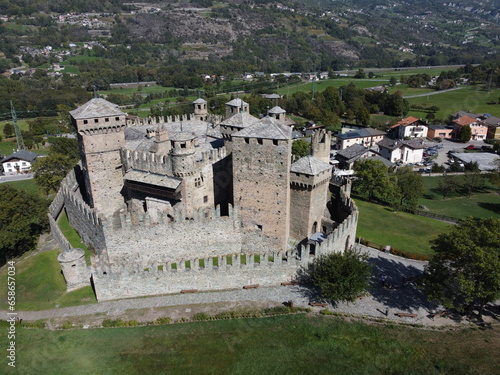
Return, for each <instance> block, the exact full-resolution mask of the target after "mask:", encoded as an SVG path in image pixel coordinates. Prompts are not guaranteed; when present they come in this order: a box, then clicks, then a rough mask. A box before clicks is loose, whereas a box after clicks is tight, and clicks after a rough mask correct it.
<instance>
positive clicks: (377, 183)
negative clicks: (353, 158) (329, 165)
mask: <svg viewBox="0 0 500 375" xmlns="http://www.w3.org/2000/svg"><path fill="white" fill-rule="evenodd" d="M355 172H356V177H358V180H356V182H355V188H356V190H358V191H359V192H360V193H362V194H366V196H367V197H368V199H369V200H374V199H379V200H386V199H387V198H389V197H391V196H392V195H394V193H395V189H394V188H395V186H394V184H393V181H391V179H390V178H389V175H388V169H387V167H386V166H385V165H384V163H382V162H381V161H380V160H362V161H359V162H358V163H356V170H355Z"/></svg>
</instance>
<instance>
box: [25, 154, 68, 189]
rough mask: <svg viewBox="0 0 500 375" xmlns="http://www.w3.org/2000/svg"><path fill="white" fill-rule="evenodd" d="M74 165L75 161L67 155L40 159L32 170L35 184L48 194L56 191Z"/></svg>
mask: <svg viewBox="0 0 500 375" xmlns="http://www.w3.org/2000/svg"><path fill="white" fill-rule="evenodd" d="M73 165H74V163H73V161H72V160H71V159H70V158H69V157H68V156H66V155H61V154H51V155H49V156H45V157H43V158H38V159H37V160H36V161H35V163H34V164H33V168H32V170H33V173H34V174H35V182H36V183H37V184H38V186H40V188H41V189H42V190H43V191H44V192H45V193H46V194H49V193H50V192H51V191H56V190H57V189H58V188H59V185H60V184H61V181H62V179H63V178H64V177H65V176H66V174H67V173H68V172H69V170H70V169H71V167H72V166H73Z"/></svg>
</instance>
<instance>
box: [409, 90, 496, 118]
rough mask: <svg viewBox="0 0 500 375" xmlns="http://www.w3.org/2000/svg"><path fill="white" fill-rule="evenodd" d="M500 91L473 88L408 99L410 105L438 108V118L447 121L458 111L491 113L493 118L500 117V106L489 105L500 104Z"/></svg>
mask: <svg viewBox="0 0 500 375" xmlns="http://www.w3.org/2000/svg"><path fill="white" fill-rule="evenodd" d="M499 97H500V89H493V90H491V91H489V92H488V91H486V90H483V89H476V88H473V87H465V88H463V89H460V90H455V91H448V92H443V93H440V94H436V95H430V96H425V97H421V98H409V99H407V100H408V102H409V103H410V104H420V105H428V106H432V105H435V106H438V107H439V108H440V110H439V111H438V112H437V113H436V118H441V119H447V118H449V116H450V115H451V114H452V113H454V112H457V111H468V112H473V113H489V114H491V115H493V116H500V104H487V103H488V102H491V101H494V102H498V98H499ZM425 115H426V112H419V111H410V112H409V113H408V116H415V117H425Z"/></svg>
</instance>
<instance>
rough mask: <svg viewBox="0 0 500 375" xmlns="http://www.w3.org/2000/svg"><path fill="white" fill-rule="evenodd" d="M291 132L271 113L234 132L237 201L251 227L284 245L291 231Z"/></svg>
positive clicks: (249, 227) (246, 223) (235, 199)
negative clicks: (271, 116) (271, 115)
mask: <svg viewBox="0 0 500 375" xmlns="http://www.w3.org/2000/svg"><path fill="white" fill-rule="evenodd" d="M291 136H292V131H291V129H290V128H289V127H287V126H285V125H283V124H281V123H280V122H278V121H277V120H275V119H273V118H270V117H265V118H263V119H262V120H260V121H259V122H257V123H256V124H254V125H251V126H249V127H248V128H245V129H243V130H241V131H240V132H238V133H235V134H233V135H232V140H233V186H234V204H235V206H238V207H239V208H240V215H241V218H242V222H243V225H244V226H245V227H246V228H247V229H260V230H262V232H263V234H265V235H267V236H269V237H272V238H274V239H276V246H277V247H278V248H280V249H285V248H286V245H287V242H288V232H289V220H290V214H289V206H290V162H291Z"/></svg>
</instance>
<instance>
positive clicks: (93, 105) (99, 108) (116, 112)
mask: <svg viewBox="0 0 500 375" xmlns="http://www.w3.org/2000/svg"><path fill="white" fill-rule="evenodd" d="M69 113H70V115H71V116H73V118H74V119H75V120H80V119H88V118H96V117H112V116H123V115H125V113H123V112H122V111H121V109H119V108H118V106H117V105H116V104H113V103H110V102H108V101H107V100H105V99H102V98H93V99H91V100H89V101H88V102H87V103H85V104H84V105H82V106H80V107H78V108H77V109H75V110H73V111H70V112H69Z"/></svg>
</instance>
